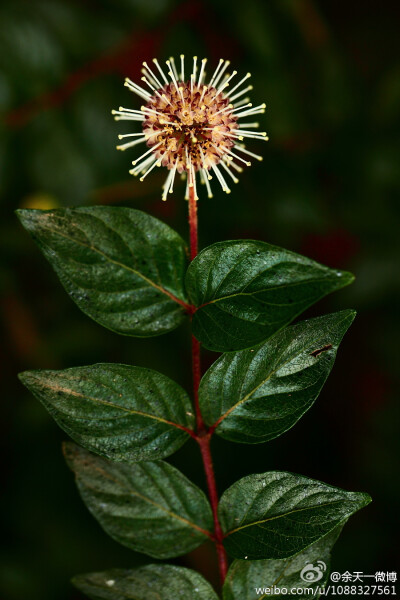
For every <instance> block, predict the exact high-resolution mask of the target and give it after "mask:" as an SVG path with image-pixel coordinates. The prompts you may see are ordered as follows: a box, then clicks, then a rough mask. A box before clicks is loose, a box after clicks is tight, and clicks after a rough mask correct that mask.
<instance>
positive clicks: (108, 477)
mask: <svg viewBox="0 0 400 600" xmlns="http://www.w3.org/2000/svg"><path fill="white" fill-rule="evenodd" d="M92 466H93V465H92ZM93 468H94V469H95V470H96V471H97V472H98V473H100V474H101V475H102V476H103V477H106V478H107V479H109V480H110V481H112V482H113V483H115V484H116V485H117V486H119V487H120V488H122V489H124V490H126V491H127V492H128V494H130V495H131V496H137V497H138V498H141V499H142V500H144V501H145V502H148V503H149V504H152V505H153V506H155V507H156V508H159V509H160V510H162V511H163V512H165V513H166V514H168V515H169V516H170V517H172V518H174V519H176V520H178V521H182V522H183V523H185V524H186V525H189V527H192V528H193V529H196V530H197V531H200V532H201V533H202V534H203V535H205V536H207V537H209V538H212V537H213V535H212V533H211V532H210V531H207V530H206V529H203V528H202V527H200V526H199V525H196V523H193V522H192V521H189V520H188V519H185V517H181V516H179V515H177V514H176V513H174V512H171V511H169V510H168V509H167V508H165V507H164V506H162V504H158V502H155V501H154V500H151V499H150V498H148V497H147V496H144V495H143V494H140V493H139V492H136V491H134V490H132V489H131V488H129V487H127V486H126V485H124V484H123V483H122V482H121V481H120V480H119V479H116V478H115V477H112V476H111V475H110V473H109V472H107V471H106V470H104V469H101V468H100V467H98V466H97V465H94V466H93ZM76 477H77V479H78V480H79V476H78V475H77V476H76ZM84 485H85V487H86V488H88V489H91V490H95V491H97V490H96V488H94V487H93V486H90V485H88V484H86V483H85V484H84Z"/></svg>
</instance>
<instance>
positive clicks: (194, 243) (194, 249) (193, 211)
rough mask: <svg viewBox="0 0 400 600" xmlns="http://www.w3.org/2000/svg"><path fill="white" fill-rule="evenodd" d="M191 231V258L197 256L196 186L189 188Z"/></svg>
mask: <svg viewBox="0 0 400 600" xmlns="http://www.w3.org/2000/svg"><path fill="white" fill-rule="evenodd" d="M189 231H190V260H193V259H194V258H195V257H196V256H197V251H198V236H197V200H196V198H195V196H194V187H190V188H189Z"/></svg>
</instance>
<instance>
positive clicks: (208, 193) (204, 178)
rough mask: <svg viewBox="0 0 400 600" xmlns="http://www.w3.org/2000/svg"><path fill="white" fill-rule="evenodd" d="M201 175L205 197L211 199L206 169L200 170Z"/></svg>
mask: <svg viewBox="0 0 400 600" xmlns="http://www.w3.org/2000/svg"><path fill="white" fill-rule="evenodd" d="M201 174H202V175H203V181H204V183H205V184H206V188H207V195H208V197H209V198H212V197H213V195H212V191H211V186H210V182H209V177H208V172H207V171H206V169H202V170H201Z"/></svg>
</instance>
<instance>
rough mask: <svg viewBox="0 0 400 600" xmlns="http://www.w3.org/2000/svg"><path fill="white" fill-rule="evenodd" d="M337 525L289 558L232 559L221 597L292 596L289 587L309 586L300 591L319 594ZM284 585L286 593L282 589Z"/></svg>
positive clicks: (234, 599)
mask: <svg viewBox="0 0 400 600" xmlns="http://www.w3.org/2000/svg"><path fill="white" fill-rule="evenodd" d="M341 529H342V528H341V527H338V528H336V529H334V530H333V532H331V533H329V534H328V535H326V536H325V537H323V538H321V539H320V540H318V541H317V542H315V543H314V544H311V546H309V547H308V548H306V549H305V550H303V551H302V552H300V553H299V554H296V555H295V556H292V557H291V558H286V559H281V560H252V561H249V560H235V561H233V563H232V566H231V568H230V569H229V571H228V575H227V577H226V580H225V584H224V588H223V600H261V599H265V598H278V597H279V598H293V597H294V596H293V594H290V590H292V589H293V588H297V589H298V588H300V589H304V588H308V589H311V590H312V593H311V592H309V591H307V592H304V595H306V594H308V595H311V596H312V598H320V596H321V593H320V591H319V590H320V589H321V588H322V587H324V585H325V584H326V583H327V581H328V577H329V567H330V551H331V549H332V547H333V545H334V543H335V542H336V540H337V538H338V537H339V534H340V532H341ZM274 588H275V590H274ZM276 588H279V590H276ZM285 589H286V590H288V593H285V592H284V590H285ZM274 591H275V593H274ZM297 595H300V594H299V593H298V594H297Z"/></svg>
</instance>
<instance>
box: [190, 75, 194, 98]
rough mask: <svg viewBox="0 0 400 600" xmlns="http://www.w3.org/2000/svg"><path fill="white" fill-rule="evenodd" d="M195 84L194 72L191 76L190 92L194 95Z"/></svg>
mask: <svg viewBox="0 0 400 600" xmlns="http://www.w3.org/2000/svg"><path fill="white" fill-rule="evenodd" d="M193 84H194V75H193V73H192V74H191V76H190V93H191V94H192V95H193Z"/></svg>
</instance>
